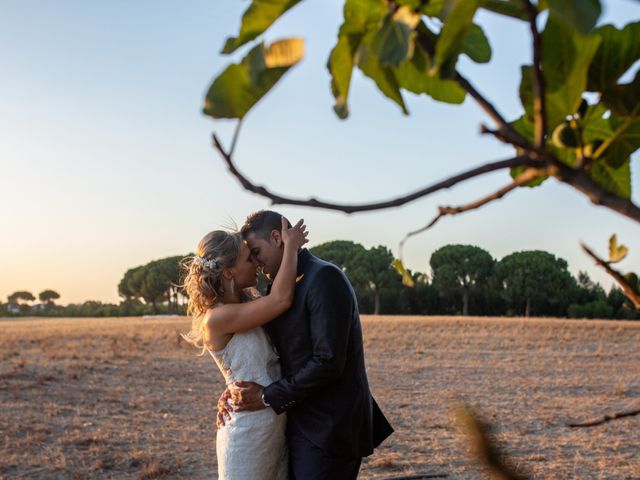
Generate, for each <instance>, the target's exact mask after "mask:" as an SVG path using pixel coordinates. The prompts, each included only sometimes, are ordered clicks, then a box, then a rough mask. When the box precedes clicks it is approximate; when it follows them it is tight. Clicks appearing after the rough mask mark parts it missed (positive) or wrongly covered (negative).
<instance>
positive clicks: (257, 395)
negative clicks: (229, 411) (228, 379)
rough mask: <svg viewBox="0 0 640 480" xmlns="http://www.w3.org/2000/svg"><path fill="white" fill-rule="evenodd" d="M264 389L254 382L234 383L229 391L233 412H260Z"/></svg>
mask: <svg viewBox="0 0 640 480" xmlns="http://www.w3.org/2000/svg"><path fill="white" fill-rule="evenodd" d="M263 390H264V387H263V386H262V385H258V384H257V383H254V382H234V384H233V388H232V389H231V405H233V411H234V412H242V411H253V410H262V409H263V408H267V407H265V405H264V403H263V402H262V391H263Z"/></svg>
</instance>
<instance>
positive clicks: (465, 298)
mask: <svg viewBox="0 0 640 480" xmlns="http://www.w3.org/2000/svg"><path fill="white" fill-rule="evenodd" d="M462 315H464V316H465V317H466V316H467V315H469V289H468V288H464V289H463V290H462Z"/></svg>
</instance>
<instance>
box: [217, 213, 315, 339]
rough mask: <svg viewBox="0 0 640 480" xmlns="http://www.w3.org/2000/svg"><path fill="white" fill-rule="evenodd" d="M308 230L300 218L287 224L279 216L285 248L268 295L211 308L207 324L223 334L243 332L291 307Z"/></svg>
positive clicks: (268, 320) (262, 323)
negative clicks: (300, 252) (299, 258)
mask: <svg viewBox="0 0 640 480" xmlns="http://www.w3.org/2000/svg"><path fill="white" fill-rule="evenodd" d="M307 234H308V232H307V231H306V226H305V225H304V224H303V220H300V221H299V222H298V223H296V224H295V225H294V226H293V227H291V228H287V221H286V220H285V219H284V217H282V241H283V242H284V252H283V255H282V263H281V264H280V268H279V269H278V274H277V275H276V278H275V280H274V282H273V286H272V287H271V292H270V293H269V295H266V296H264V297H261V298H258V299H256V300H253V301H251V302H247V303H235V304H227V305H223V306H221V307H218V308H214V309H211V310H210V311H209V313H208V314H207V319H206V325H207V327H208V328H210V329H211V330H214V331H216V332H217V333H223V334H224V333H227V334H228V333H236V332H243V331H246V330H250V329H252V328H255V327H258V326H260V325H264V324H265V323H268V322H270V321H271V320H273V319H274V318H276V317H277V316H278V315H280V314H282V313H284V312H285V311H286V310H288V309H289V308H291V305H292V303H293V294H294V291H295V286H296V269H297V266H298V250H299V249H300V247H302V245H304V244H305V243H307V242H308V240H307Z"/></svg>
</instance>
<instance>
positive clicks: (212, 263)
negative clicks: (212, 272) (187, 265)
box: [193, 255, 218, 269]
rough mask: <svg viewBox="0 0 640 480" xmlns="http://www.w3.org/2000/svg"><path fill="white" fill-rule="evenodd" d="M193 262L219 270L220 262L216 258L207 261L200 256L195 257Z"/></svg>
mask: <svg viewBox="0 0 640 480" xmlns="http://www.w3.org/2000/svg"><path fill="white" fill-rule="evenodd" d="M193 261H194V262H196V263H198V264H199V265H201V266H203V267H207V268H212V269H213V268H218V261H217V260H216V259H215V258H212V259H207V258H203V257H201V256H200V255H194V256H193Z"/></svg>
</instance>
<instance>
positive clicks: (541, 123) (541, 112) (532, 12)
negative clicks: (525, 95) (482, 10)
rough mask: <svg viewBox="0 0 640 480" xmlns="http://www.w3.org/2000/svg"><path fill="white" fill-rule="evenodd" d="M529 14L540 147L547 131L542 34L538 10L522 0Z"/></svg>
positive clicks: (534, 100)
mask: <svg viewBox="0 0 640 480" xmlns="http://www.w3.org/2000/svg"><path fill="white" fill-rule="evenodd" d="M522 1H523V2H524V4H525V7H526V9H527V12H528V14H529V25H530V28H531V36H532V37H533V71H534V77H533V95H534V98H533V112H534V128H535V145H536V147H538V148H544V137H545V135H546V132H547V119H546V116H547V114H546V107H545V99H544V95H545V83H544V75H543V74H542V36H541V35H540V32H539V31H538V26H537V25H536V20H537V18H538V11H537V10H536V7H534V6H533V4H532V3H531V2H530V0H522Z"/></svg>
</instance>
